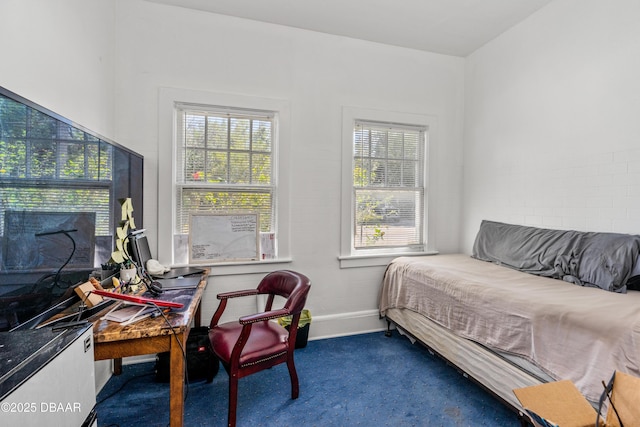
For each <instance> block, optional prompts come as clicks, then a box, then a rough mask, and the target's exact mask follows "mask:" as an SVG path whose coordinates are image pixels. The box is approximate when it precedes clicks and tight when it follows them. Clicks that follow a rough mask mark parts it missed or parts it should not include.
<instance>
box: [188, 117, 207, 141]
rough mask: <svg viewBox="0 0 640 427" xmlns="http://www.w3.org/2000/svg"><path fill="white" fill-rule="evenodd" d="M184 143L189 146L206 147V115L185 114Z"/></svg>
mask: <svg viewBox="0 0 640 427" xmlns="http://www.w3.org/2000/svg"><path fill="white" fill-rule="evenodd" d="M184 122H185V123H184V144H185V145H186V146H187V147H204V135H205V116H204V115H202V114H185V118H184Z"/></svg>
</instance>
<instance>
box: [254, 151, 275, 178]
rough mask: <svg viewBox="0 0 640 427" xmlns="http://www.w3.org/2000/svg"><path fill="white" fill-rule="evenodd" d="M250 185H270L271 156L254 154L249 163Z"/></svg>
mask: <svg viewBox="0 0 640 427" xmlns="http://www.w3.org/2000/svg"><path fill="white" fill-rule="evenodd" d="M251 183H252V184H261V185H269V184H271V155H269V154H254V155H253V156H252V161H251Z"/></svg>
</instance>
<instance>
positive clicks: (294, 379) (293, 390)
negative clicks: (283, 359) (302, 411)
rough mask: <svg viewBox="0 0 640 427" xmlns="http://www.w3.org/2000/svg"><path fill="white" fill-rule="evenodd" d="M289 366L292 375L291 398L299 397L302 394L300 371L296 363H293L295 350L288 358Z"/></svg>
mask: <svg viewBox="0 0 640 427" xmlns="http://www.w3.org/2000/svg"><path fill="white" fill-rule="evenodd" d="M287 368H289V376H290V377H291V398H292V399H297V398H298V395H299V394H300V385H299V384H298V373H297V372H296V365H295V364H294V363H293V352H292V353H291V354H290V355H289V358H288V359H287Z"/></svg>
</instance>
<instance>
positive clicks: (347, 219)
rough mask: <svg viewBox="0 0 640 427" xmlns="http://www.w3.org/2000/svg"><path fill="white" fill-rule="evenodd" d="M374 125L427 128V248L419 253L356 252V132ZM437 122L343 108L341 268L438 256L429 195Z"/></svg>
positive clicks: (414, 115)
mask: <svg viewBox="0 0 640 427" xmlns="http://www.w3.org/2000/svg"><path fill="white" fill-rule="evenodd" d="M360 121H362V122H370V123H380V124H393V123H398V124H403V125H410V126H418V127H425V128H426V131H425V139H426V142H425V148H424V155H423V160H424V162H425V164H424V169H423V173H424V175H423V183H424V185H423V188H424V199H423V203H424V206H423V207H422V212H423V218H422V221H423V224H424V225H423V229H422V240H423V244H424V247H423V248H421V249H419V250H416V249H415V248H412V247H402V248H367V249H356V248H355V245H354V241H353V235H354V226H355V222H354V215H355V212H354V206H355V203H354V199H353V198H354V197H355V196H354V194H355V192H354V183H353V161H354V160H353V132H354V126H355V124H356V122H360ZM436 137H437V119H436V117H435V116H430V115H425V114H417V113H404V112H394V111H384V110H374V109H368V108H359V107H347V106H344V107H343V108H342V199H341V229H340V232H341V240H340V242H341V243H340V256H339V257H338V259H339V260H340V266H341V268H351V267H365V266H377V265H386V264H387V263H388V262H389V261H390V260H391V259H393V258H395V257H397V256H401V255H423V254H431V253H436V251H435V245H434V242H433V241H432V240H431V239H429V236H433V235H434V234H435V233H433V232H432V230H431V227H432V225H431V223H430V222H429V209H428V208H429V199H430V197H431V192H430V191H429V183H430V177H431V176H434V174H435V170H434V169H435V168H434V166H435V165H434V164H433V163H432V162H431V158H432V155H433V149H434V147H435V145H436Z"/></svg>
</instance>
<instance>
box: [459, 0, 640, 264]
mask: <svg viewBox="0 0 640 427" xmlns="http://www.w3.org/2000/svg"><path fill="white" fill-rule="evenodd" d="M638 22H640V2H638V1H637V0H610V1H606V2H605V1H601V0H556V1H554V2H552V3H550V4H549V5H548V6H547V7H545V8H543V9H541V10H540V11H538V12H537V13H536V14H535V15H533V16H532V17H530V18H529V19H527V20H526V21H524V22H522V23H521V24H519V25H518V26H516V27H514V28H512V29H511V30H509V31H507V32H506V33H504V34H502V35H501V36H500V37H498V38H497V39H495V40H494V41H492V42H491V43H489V44H487V45H485V46H484V47H483V48H481V49H479V50H478V51H476V52H474V53H473V54H472V55H470V56H469V57H468V58H467V61H466V76H465V124H464V206H463V212H464V219H463V234H462V240H461V248H462V250H463V251H465V252H470V251H471V248H472V245H473V239H474V236H475V233H476V232H477V230H478V226H479V224H480V221H481V220H482V219H492V220H498V221H504V222H511V223H517V224H526V225H532V226H541V227H546V228H561V229H579V230H590V231H613V232H623V233H633V234H637V233H638V232H640V197H639V196H640V142H639V137H640V120H638V117H640V79H639V78H638V76H639V75H640V25H638Z"/></svg>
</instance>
